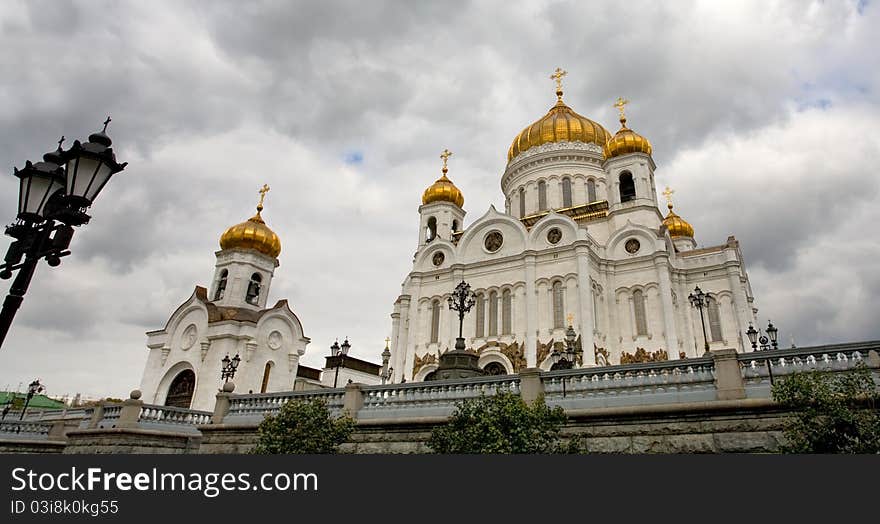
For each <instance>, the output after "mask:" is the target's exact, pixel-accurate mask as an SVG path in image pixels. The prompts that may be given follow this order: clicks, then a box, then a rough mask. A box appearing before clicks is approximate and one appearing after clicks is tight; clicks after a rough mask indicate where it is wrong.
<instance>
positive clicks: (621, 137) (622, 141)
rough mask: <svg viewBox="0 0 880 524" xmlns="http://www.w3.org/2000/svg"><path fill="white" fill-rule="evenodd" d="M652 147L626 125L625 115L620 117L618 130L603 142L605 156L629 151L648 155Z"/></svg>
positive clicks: (611, 156) (645, 139) (610, 156)
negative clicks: (605, 142) (606, 141)
mask: <svg viewBox="0 0 880 524" xmlns="http://www.w3.org/2000/svg"><path fill="white" fill-rule="evenodd" d="M651 151H653V149H652V148H651V142H648V139H647V138H645V137H643V136H642V135H640V134H638V133H636V132H635V131H633V130H632V129H630V128H628V127H626V117H625V116H622V115H621V117H620V131H618V132H617V133H615V134H614V136H613V137H611V139H610V140H609V141H608V143H607V144H605V158H614V157H616V156H620V155H626V154H629V153H644V154H646V155H650V154H651Z"/></svg>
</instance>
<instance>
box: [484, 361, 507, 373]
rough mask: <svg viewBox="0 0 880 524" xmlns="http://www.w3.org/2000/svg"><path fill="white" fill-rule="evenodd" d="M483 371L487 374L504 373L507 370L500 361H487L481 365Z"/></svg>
mask: <svg viewBox="0 0 880 524" xmlns="http://www.w3.org/2000/svg"><path fill="white" fill-rule="evenodd" d="M483 372H484V373H485V374H487V375H506V374H507V370H506V369H504V366H503V365H501V363H500V362H489V363H488V364H486V365H485V366H484V367H483Z"/></svg>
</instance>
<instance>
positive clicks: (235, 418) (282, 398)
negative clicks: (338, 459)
mask: <svg viewBox="0 0 880 524" xmlns="http://www.w3.org/2000/svg"><path fill="white" fill-rule="evenodd" d="M344 397H345V389H344V388H335V389H321V390H308V391H284V392H281V393H259V394H250V395H234V396H232V397H230V399H229V413H228V414H227V415H226V417H225V418H224V420H223V421H224V423H227V424H229V423H241V422H252V421H260V420H262V419H263V418H264V417H265V416H266V415H274V414H275V413H278V411H279V410H280V409H281V406H283V405H284V404H285V403H287V401H289V400H304V401H309V400H313V399H320V400H323V401H324V402H326V403H327V407H328V408H329V409H330V412H331V413H333V414H339V413H340V412H341V411H342V403H343V398H344Z"/></svg>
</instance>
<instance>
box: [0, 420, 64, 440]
mask: <svg viewBox="0 0 880 524" xmlns="http://www.w3.org/2000/svg"><path fill="white" fill-rule="evenodd" d="M53 426H54V423H53V422H33V421H28V420H3V421H0V439H8V440H48V439H49V435H50V433H52V428H53Z"/></svg>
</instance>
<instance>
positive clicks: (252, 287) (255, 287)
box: [244, 273, 263, 304]
mask: <svg viewBox="0 0 880 524" xmlns="http://www.w3.org/2000/svg"><path fill="white" fill-rule="evenodd" d="M262 282H263V277H261V276H260V274H259V273H254V274H253V275H251V281H250V282H249V283H248V288H247V295H245V297H244V300H245V302H247V303H248V304H256V303H257V302H259V301H260V287H261V284H262Z"/></svg>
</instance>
